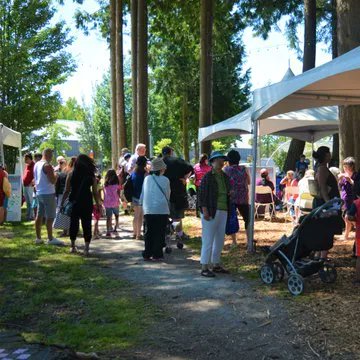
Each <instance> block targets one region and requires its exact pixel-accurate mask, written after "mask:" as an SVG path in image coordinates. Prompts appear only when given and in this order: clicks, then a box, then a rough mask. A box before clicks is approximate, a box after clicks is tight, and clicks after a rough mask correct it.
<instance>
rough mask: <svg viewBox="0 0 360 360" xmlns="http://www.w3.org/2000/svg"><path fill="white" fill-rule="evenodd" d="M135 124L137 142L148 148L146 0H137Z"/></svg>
mask: <svg viewBox="0 0 360 360" xmlns="http://www.w3.org/2000/svg"><path fill="white" fill-rule="evenodd" d="M137 30H138V44H137V49H138V51H137V106H138V116H137V126H138V133H139V142H140V143H143V144H145V145H147V148H149V134H148V19H147V4H146V0H138V26H137Z"/></svg>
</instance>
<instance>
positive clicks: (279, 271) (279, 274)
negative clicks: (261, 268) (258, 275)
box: [273, 261, 285, 282]
mask: <svg viewBox="0 0 360 360" xmlns="http://www.w3.org/2000/svg"><path fill="white" fill-rule="evenodd" d="M273 269H274V272H275V280H276V281H279V282H280V281H282V279H284V275H285V271H284V267H283V266H282V265H281V263H280V262H279V261H275V262H274V264H273Z"/></svg>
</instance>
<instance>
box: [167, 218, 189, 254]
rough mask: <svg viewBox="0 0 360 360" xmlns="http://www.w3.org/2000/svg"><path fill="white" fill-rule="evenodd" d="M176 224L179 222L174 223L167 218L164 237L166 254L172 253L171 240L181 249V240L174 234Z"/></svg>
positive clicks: (182, 245)
mask: <svg viewBox="0 0 360 360" xmlns="http://www.w3.org/2000/svg"><path fill="white" fill-rule="evenodd" d="M178 225H179V223H175V222H173V221H172V220H171V219H169V221H168V224H167V227H166V238H165V252H166V254H171V253H172V248H171V242H172V241H175V242H176V247H177V248H178V249H179V250H182V249H183V247H184V244H183V242H182V241H181V239H180V238H179V237H178V236H177V235H176V228H177V226H178Z"/></svg>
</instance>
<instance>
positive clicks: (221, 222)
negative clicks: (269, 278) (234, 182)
mask: <svg viewBox="0 0 360 360" xmlns="http://www.w3.org/2000/svg"><path fill="white" fill-rule="evenodd" d="M225 160H226V156H225V155H223V154H222V153H221V152H220V151H214V152H213V153H212V154H211V156H210V159H209V161H210V164H211V166H212V170H211V171H209V172H208V173H207V174H205V175H204V177H203V178H202V180H201V184H200V188H199V194H198V196H199V207H200V211H201V224H202V245H201V260H200V263H201V275H202V276H205V277H214V276H215V273H228V271H227V270H226V269H224V268H223V267H222V266H221V265H220V256H221V251H222V249H223V246H224V238H225V228H226V220H227V216H228V211H229V209H230V207H229V194H230V181H229V177H228V176H227V175H226V174H225V173H224V172H223V171H222V169H223V166H224V161H225ZM210 264H212V271H211V270H210V268H209V267H210Z"/></svg>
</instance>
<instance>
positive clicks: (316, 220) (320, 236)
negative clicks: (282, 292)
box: [260, 198, 344, 296]
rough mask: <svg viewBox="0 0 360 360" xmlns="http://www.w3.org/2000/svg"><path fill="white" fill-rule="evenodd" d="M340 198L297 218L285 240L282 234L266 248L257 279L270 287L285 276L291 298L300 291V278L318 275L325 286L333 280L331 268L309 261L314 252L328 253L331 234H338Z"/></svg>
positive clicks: (331, 266) (341, 228)
mask: <svg viewBox="0 0 360 360" xmlns="http://www.w3.org/2000/svg"><path fill="white" fill-rule="evenodd" d="M341 205H342V201H341V199H338V198H336V199H332V200H330V201H328V202H327V203H325V204H324V205H322V206H320V207H318V208H316V209H314V210H313V211H311V212H310V214H308V215H306V216H303V217H302V219H300V224H299V225H298V226H297V227H296V228H295V229H294V231H293V232H292V234H291V235H290V236H289V237H287V236H286V235H284V236H283V237H282V238H281V239H280V240H279V241H277V242H276V243H275V244H274V245H272V246H271V247H269V248H267V249H266V252H267V257H266V260H265V265H263V266H262V267H261V270H260V277H261V280H262V281H263V282H264V283H265V284H272V283H274V282H275V281H281V280H282V279H283V278H284V275H285V271H286V273H287V274H288V280H287V285H288V289H289V291H290V293H291V294H292V295H295V296H296V295H300V294H301V293H302V292H303V291H304V278H305V277H307V276H310V275H313V274H316V273H318V274H319V276H320V279H321V280H322V281H323V282H325V283H333V282H335V281H336V277H337V273H336V269H335V266H334V265H333V264H331V263H328V262H326V261H323V260H315V259H311V258H310V257H309V256H310V255H311V254H312V253H313V252H314V251H321V250H329V249H331V248H332V246H333V238H334V235H340V234H341V233H342V230H343V227H344V221H343V219H342V216H341Z"/></svg>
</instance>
